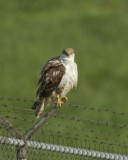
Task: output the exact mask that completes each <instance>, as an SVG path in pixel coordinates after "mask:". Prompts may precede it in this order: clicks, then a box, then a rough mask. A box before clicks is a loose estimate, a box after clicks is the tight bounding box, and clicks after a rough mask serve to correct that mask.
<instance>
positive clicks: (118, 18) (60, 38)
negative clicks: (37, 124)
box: [0, 0, 128, 134]
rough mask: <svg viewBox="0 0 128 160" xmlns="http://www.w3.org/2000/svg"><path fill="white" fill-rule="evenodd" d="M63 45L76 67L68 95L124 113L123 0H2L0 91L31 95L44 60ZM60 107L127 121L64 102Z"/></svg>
mask: <svg viewBox="0 0 128 160" xmlns="http://www.w3.org/2000/svg"><path fill="white" fill-rule="evenodd" d="M67 47H72V48H74V50H75V52H76V62H77V64H78V69H79V81H78V87H77V89H76V90H73V91H71V92H70V93H69V95H68V97H69V100H70V101H71V102H72V103H74V104H78V105H85V106H89V107H95V108H100V109H103V108H109V109H111V110H113V111H116V112H124V113H128V53H127V52H128V1H127V0H104V1H103V0H95V1H94V0H84V1H83V0H79V1H78V0H64V1H60V0H54V1H50V0H47V1H42V0H36V1H35V0H31V1H30V0H22V1H21V0H11V1H10V0H0V73H1V76H0V96H5V97H20V98H31V99H33V100H35V92H36V89H37V82H38V79H39V76H40V71H41V69H42V66H43V65H44V64H45V63H46V61H47V60H49V59H50V58H53V57H55V56H57V55H59V54H60V52H61V51H62V50H63V49H64V48H67ZM26 107H28V108H31V106H26ZM58 112H59V113H65V114H66V113H67V112H69V113H71V114H74V115H75V116H77V115H83V117H86V118H90V119H99V120H111V121H112V122H118V123H125V122H126V121H127V120H126V118H125V120H124V119H121V118H115V117H114V116H113V114H111V113H109V114H95V113H92V112H89V113H87V114H86V111H85V112H84V113H83V110H82V111H81V110H77V111H76V112H75V111H74V113H73V110H72V109H70V108H68V107H63V108H62V109H61V110H59V111H58ZM33 117H34V116H33ZM122 132H123V131H122ZM122 134H123V133H122Z"/></svg>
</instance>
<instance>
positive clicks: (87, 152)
mask: <svg viewBox="0 0 128 160" xmlns="http://www.w3.org/2000/svg"><path fill="white" fill-rule="evenodd" d="M32 103H33V100H32V99H22V98H15V97H13V98H7V97H0V116H1V117H4V118H5V119H6V120H7V122H9V123H10V124H11V125H12V126H13V127H14V128H15V129H16V130H17V131H18V132H19V133H20V135H21V137H20V139H16V137H15V136H14V135H12V134H11V133H9V132H8V130H6V129H5V128H3V126H2V125H1V124H0V159H2V160H16V159H17V157H16V147H17V143H20V142H22V144H20V145H19V144H18V145H19V146H22V145H23V144H24V143H26V141H25V140H24V134H25V133H26V131H28V130H29V129H30V128H31V127H32V126H33V125H34V124H35V123H36V122H37V121H38V120H37V119H36V118H35V116H34V114H33V111H32V110H31V105H32ZM52 108H53V106H51V107H49V108H46V109H45V112H44V113H43V115H42V116H44V115H45V114H46V113H48V112H49V111H50V110H51V109H52ZM127 121H128V113H123V112H119V111H113V110H112V109H110V108H105V107H104V108H97V107H89V106H83V105H74V104H72V103H71V102H70V103H67V104H65V105H64V106H63V107H62V108H61V109H59V110H58V111H57V112H56V113H55V114H54V116H53V117H52V118H50V119H49V120H48V121H47V122H46V123H45V124H43V126H42V127H41V128H40V129H39V130H37V131H36V133H35V134H34V135H33V136H32V137H31V138H30V139H29V140H27V144H26V146H25V148H26V152H27V160H29V159H30V160H36V159H38V160H42V159H52V160H57V159H62V160H65V159H69V160H77V159H78V160H83V159H86V160H97V159H110V160H111V159H114V160H128V124H127ZM11 125H10V126H11ZM28 144H29V145H28ZM30 144H31V145H30ZM33 146H34V147H33ZM65 147H66V148H65Z"/></svg>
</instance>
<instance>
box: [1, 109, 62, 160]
mask: <svg viewBox="0 0 128 160" xmlns="http://www.w3.org/2000/svg"><path fill="white" fill-rule="evenodd" d="M58 108H59V107H55V108H53V109H52V110H51V111H50V112H48V113H47V114H46V115H44V116H43V117H42V118H41V119H40V120H39V121H38V122H37V123H36V124H34V126H33V127H32V128H30V129H29V130H28V131H27V132H26V133H25V134H24V136H22V135H21V134H20V133H19V132H18V131H17V130H16V128H14V127H13V126H12V124H11V123H9V122H8V121H7V120H6V119H5V118H4V117H2V116H0V124H1V125H2V126H3V128H5V129H6V130H7V132H9V133H10V134H11V135H12V136H13V137H14V138H16V139H21V140H23V142H24V143H23V144H22V145H21V144H20V143H19V144H17V145H16V158H17V160H27V150H26V140H28V139H29V138H30V137H31V136H32V135H33V134H34V133H35V132H36V131H37V130H38V129H39V128H40V127H41V126H42V125H43V124H44V123H45V122H46V121H47V120H48V119H49V118H50V117H52V116H53V115H54V113H56V111H57V110H58Z"/></svg>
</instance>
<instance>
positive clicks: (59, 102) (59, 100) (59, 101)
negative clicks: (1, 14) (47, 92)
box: [55, 96, 63, 107]
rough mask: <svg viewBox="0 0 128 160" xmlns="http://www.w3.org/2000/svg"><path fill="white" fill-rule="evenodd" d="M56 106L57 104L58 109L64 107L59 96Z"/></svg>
mask: <svg viewBox="0 0 128 160" xmlns="http://www.w3.org/2000/svg"><path fill="white" fill-rule="evenodd" d="M55 104H56V106H57V107H61V106H62V104H63V101H62V100H61V98H60V97H59V96H57V97H56V100H55Z"/></svg>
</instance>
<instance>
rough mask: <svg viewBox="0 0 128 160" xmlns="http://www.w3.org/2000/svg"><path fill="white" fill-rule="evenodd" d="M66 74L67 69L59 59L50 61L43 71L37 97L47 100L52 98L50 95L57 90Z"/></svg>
mask: <svg viewBox="0 0 128 160" xmlns="http://www.w3.org/2000/svg"><path fill="white" fill-rule="evenodd" d="M64 73H65V67H64V65H63V64H62V63H61V62H60V60H59V57H56V58H54V59H52V60H50V61H48V63H47V64H46V65H45V66H44V68H43V70H42V71H41V77H40V79H39V88H38V90H37V96H39V97H45V98H47V97H48V96H50V94H51V93H52V92H53V91H54V90H56V89H57V87H58V85H59V83H60V82H61V79H62V77H63V75H64Z"/></svg>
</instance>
